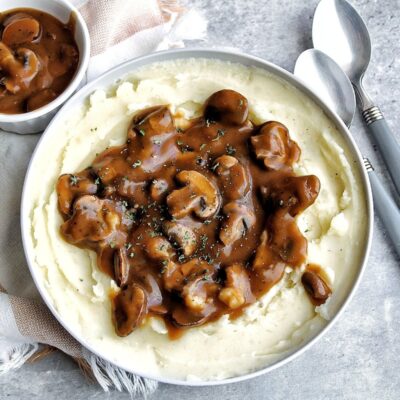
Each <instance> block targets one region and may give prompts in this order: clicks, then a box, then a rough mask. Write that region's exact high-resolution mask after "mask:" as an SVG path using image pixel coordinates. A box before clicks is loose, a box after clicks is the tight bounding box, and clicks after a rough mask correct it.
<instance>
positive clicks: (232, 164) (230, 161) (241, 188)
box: [214, 155, 249, 200]
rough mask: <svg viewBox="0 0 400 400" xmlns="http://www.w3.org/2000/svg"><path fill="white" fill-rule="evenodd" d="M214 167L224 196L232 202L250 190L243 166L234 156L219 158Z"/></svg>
mask: <svg viewBox="0 0 400 400" xmlns="http://www.w3.org/2000/svg"><path fill="white" fill-rule="evenodd" d="M214 165H216V166H217V167H216V168H215V173H216V174H217V175H218V177H219V180H220V187H221V186H222V188H223V191H224V196H225V197H227V198H228V199H230V200H237V199H240V198H242V197H243V196H244V195H245V194H246V193H247V192H248V190H249V180H248V177H247V174H246V171H245V169H244V167H243V165H242V164H240V163H239V161H238V160H237V159H236V158H235V157H232V156H228V155H223V156H221V157H218V158H217V159H216V160H215V162H214Z"/></svg>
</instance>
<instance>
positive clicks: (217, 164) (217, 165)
mask: <svg viewBox="0 0 400 400" xmlns="http://www.w3.org/2000/svg"><path fill="white" fill-rule="evenodd" d="M218 167H219V162H217V163H216V164H214V165H213V166H212V167H211V168H210V169H211V171H215V170H216V169H217V168H218Z"/></svg>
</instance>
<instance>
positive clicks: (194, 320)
mask: <svg viewBox="0 0 400 400" xmlns="http://www.w3.org/2000/svg"><path fill="white" fill-rule="evenodd" d="M207 311H209V313H208V314H205V313H198V314H197V313H191V312H188V310H187V308H186V307H185V306H184V305H177V306H176V307H175V308H174V310H173V311H172V320H173V321H174V323H175V324H176V325H178V326H179V327H184V328H190V327H193V326H199V325H202V324H204V323H205V322H206V321H207V319H208V317H209V315H210V314H211V313H212V312H213V311H214V310H213V309H212V308H211V307H210V308H209V309H208V310H207Z"/></svg>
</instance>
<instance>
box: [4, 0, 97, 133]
mask: <svg viewBox="0 0 400 400" xmlns="http://www.w3.org/2000/svg"><path fill="white" fill-rule="evenodd" d="M15 8H34V9H36V10H41V11H44V12H46V13H48V14H51V15H53V16H54V17H56V18H57V19H59V20H60V21H62V22H63V23H67V22H68V20H69V18H70V16H71V13H73V14H75V22H76V23H75V32H74V33H75V40H76V44H77V45H78V49H79V64H78V68H77V70H76V73H75V76H74V78H73V79H72V81H71V82H70V84H69V85H68V86H67V88H66V89H65V90H64V91H63V92H62V93H61V94H60V95H59V96H58V97H57V98H55V99H54V100H53V101H51V102H50V103H48V104H46V105H45V106H43V107H40V108H38V109H37V110H34V111H31V112H27V113H23V114H3V113H0V129H3V130H5V131H8V132H14V133H20V134H25V133H36V132H40V131H43V130H44V129H45V128H46V126H47V125H48V123H49V122H50V121H51V119H52V118H53V117H54V115H55V114H56V112H57V111H58V109H59V108H60V107H61V105H62V104H63V103H64V102H65V101H66V100H67V99H68V98H69V97H70V96H71V95H72V94H73V93H74V92H75V90H76V89H78V86H79V85H80V83H81V82H82V80H83V78H84V76H85V72H86V69H87V67H88V64H89V57H90V37H89V31H88V29H87V26H86V23H85V21H84V19H83V18H82V16H81V14H80V13H79V11H78V10H77V9H76V8H75V7H74V6H73V5H72V4H70V3H69V2H68V1H66V0H57V1H55V0H2V1H1V4H0V12H4V11H7V10H12V9H15Z"/></svg>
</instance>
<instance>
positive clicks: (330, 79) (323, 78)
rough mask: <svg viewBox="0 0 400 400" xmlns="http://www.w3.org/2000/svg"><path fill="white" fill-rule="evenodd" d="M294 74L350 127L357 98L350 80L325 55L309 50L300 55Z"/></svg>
mask: <svg viewBox="0 0 400 400" xmlns="http://www.w3.org/2000/svg"><path fill="white" fill-rule="evenodd" d="M294 74H295V75H296V76H298V77H299V78H300V79H302V80H303V81H304V82H305V83H306V85H308V86H309V87H310V89H311V90H313V91H314V92H316V93H317V94H319V95H320V96H321V97H322V99H323V100H324V101H325V103H326V104H327V105H328V106H329V107H330V108H331V109H332V110H334V111H335V112H336V114H338V115H339V117H340V118H341V119H342V120H343V122H344V123H345V124H346V125H347V126H350V125H351V122H352V121H353V117H354V112H355V110H356V98H355V95H354V90H353V87H352V85H351V82H350V80H349V78H348V77H347V76H346V74H345V73H344V72H343V70H342V69H341V68H340V67H339V66H338V65H337V64H336V63H335V62H334V61H333V60H332V59H331V58H330V57H329V56H327V55H326V54H325V53H323V52H322V51H319V50H316V49H309V50H306V51H304V52H303V53H301V54H300V56H299V58H298V59H297V61H296V65H295V67H294Z"/></svg>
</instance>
